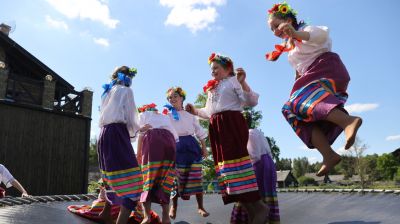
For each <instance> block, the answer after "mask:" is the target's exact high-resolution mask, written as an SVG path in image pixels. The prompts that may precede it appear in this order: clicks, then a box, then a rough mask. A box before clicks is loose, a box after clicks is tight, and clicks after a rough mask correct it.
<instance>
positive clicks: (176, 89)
mask: <svg viewBox="0 0 400 224" xmlns="http://www.w3.org/2000/svg"><path fill="white" fill-rule="evenodd" d="M174 93H177V94H178V95H179V96H181V97H183V100H185V99H186V92H185V90H183V89H182V88H181V87H179V86H175V87H171V88H169V89H168V90H167V98H168V97H169V96H170V95H172V94H174Z"/></svg>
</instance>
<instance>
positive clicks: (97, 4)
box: [47, 0, 119, 28]
mask: <svg viewBox="0 0 400 224" xmlns="http://www.w3.org/2000/svg"><path fill="white" fill-rule="evenodd" d="M47 2H48V3H50V5H52V6H53V7H54V8H55V9H56V10H57V11H59V12H60V13H61V14H63V15H65V16H66V17H68V18H69V19H76V18H79V19H90V20H93V21H97V22H101V23H103V24H104V25H105V26H107V27H109V28H115V27H116V26H117V24H118V23H119V21H118V20H116V19H112V18H111V17H110V10H109V8H108V5H107V3H104V1H99V0H47Z"/></svg>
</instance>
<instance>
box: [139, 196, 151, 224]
mask: <svg viewBox="0 0 400 224" xmlns="http://www.w3.org/2000/svg"><path fill="white" fill-rule="evenodd" d="M143 207H144V217H143V220H142V223H141V224H148V223H150V221H151V220H150V219H151V201H150V199H148V200H147V201H145V202H144V203H143Z"/></svg>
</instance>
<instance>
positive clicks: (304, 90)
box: [282, 52, 350, 148]
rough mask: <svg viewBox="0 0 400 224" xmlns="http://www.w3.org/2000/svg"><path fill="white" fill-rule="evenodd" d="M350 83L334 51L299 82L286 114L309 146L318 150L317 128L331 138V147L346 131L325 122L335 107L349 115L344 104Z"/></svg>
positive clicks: (329, 139)
mask: <svg viewBox="0 0 400 224" xmlns="http://www.w3.org/2000/svg"><path fill="white" fill-rule="evenodd" d="M349 81H350V77H349V75H348V73H347V70H346V68H345V66H344V65H343V63H342V62H341V60H340V58H339V56H338V55H337V54H335V53H332V52H327V53H324V54H322V55H321V56H320V57H318V58H317V59H316V60H315V61H314V63H313V64H311V65H310V67H309V68H308V70H307V72H306V73H305V74H303V75H302V76H301V77H300V78H299V79H298V80H296V82H295V84H294V86H293V89H292V92H291V96H290V99H289V100H288V101H287V102H286V103H285V105H284V106H283V108H282V113H283V116H284V117H285V118H286V120H287V121H288V123H289V124H290V126H291V127H292V128H293V130H294V131H295V133H296V134H297V135H298V136H299V137H300V139H301V140H302V141H303V142H304V143H305V144H306V145H307V147H309V148H314V146H313V144H312V143H311V133H312V130H313V128H314V126H315V125H316V126H318V127H320V129H321V130H322V131H323V132H324V134H325V136H327V138H328V141H329V144H333V142H334V141H335V140H336V138H337V137H338V136H339V135H340V133H341V132H342V131H343V129H342V128H340V127H339V126H337V125H335V124H333V123H331V122H328V121H325V119H326V117H327V116H328V114H329V113H330V111H331V110H333V109H335V108H338V109H340V110H342V111H344V112H345V113H347V112H346V110H345V109H344V104H345V102H346V100H347V96H348V95H347V93H346V89H347V86H348V83H349Z"/></svg>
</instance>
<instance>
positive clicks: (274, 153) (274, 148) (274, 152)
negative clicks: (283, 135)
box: [266, 137, 280, 162]
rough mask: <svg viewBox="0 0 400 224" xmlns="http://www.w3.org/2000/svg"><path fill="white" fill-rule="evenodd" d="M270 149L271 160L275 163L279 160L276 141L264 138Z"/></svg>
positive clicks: (271, 138)
mask: <svg viewBox="0 0 400 224" xmlns="http://www.w3.org/2000/svg"><path fill="white" fill-rule="evenodd" d="M266 138H267V140H268V143H269V147H270V148H271V154H272V159H273V160H275V162H277V161H278V160H279V154H280V149H279V147H278V146H277V145H276V141H275V139H274V138H273V137H266Z"/></svg>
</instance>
